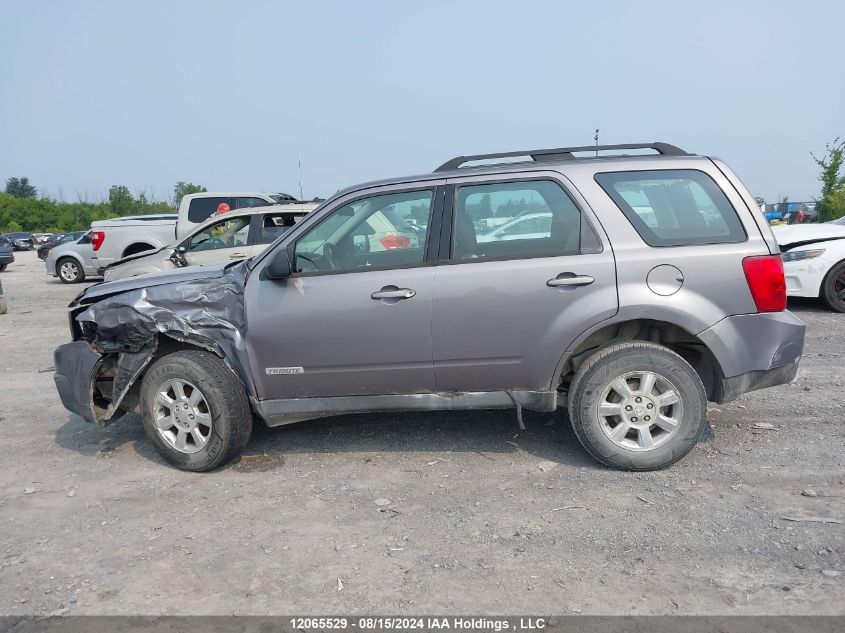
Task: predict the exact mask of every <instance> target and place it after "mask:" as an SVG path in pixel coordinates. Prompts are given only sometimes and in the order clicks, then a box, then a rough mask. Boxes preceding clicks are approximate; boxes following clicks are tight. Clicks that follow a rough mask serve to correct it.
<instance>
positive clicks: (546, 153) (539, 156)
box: [434, 141, 689, 172]
mask: <svg viewBox="0 0 845 633" xmlns="http://www.w3.org/2000/svg"><path fill="white" fill-rule="evenodd" d="M614 149H653V150H655V151H656V152H657V153H658V154H661V155H663V156H689V153H687V152H685V151H684V150H682V149H681V148H680V147H675V146H674V145H670V144H669V143H660V142H657V141H655V142H653V143H626V144H621V145H584V146H583V147H556V148H553V149H529V150H523V151H518V152H499V153H495V154H471V155H469V156H456V157H455V158H452V159H451V160H447V161H446V162H445V163H443V164H442V165H440V167H438V168H437V169H435V170H434V171H435V172H438V171H450V170H452V169H458V168H459V167H460V166H461V165H463V164H464V163H468V162H471V161H475V160H489V159H491V158H514V157H516V156H530V157H531V158H532V159H533V160H534V161H535V162H541V161H551V160H574V159H576V158H577V157H576V156H573V152H604V151H608V150H614Z"/></svg>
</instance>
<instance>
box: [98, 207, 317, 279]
mask: <svg viewBox="0 0 845 633" xmlns="http://www.w3.org/2000/svg"><path fill="white" fill-rule="evenodd" d="M274 196H275V197H274ZM276 198H280V199H281V200H282V202H277V200H276ZM288 198H290V196H287V195H286V194H270V193H260V192H250V191H246V192H202V193H192V194H189V195H187V196H185V197H183V198H182V201H181V202H180V203H179V210H178V212H177V213H175V214H164V215H137V216H126V217H121V218H113V219H111V220H102V221H98V222H93V223H92V224H91V229H92V239H93V242H94V259H95V260H96V265H97V268H98V269H100V270H101V271H102V270H105V268H106V266H108V265H109V264H113V263H114V262H116V261H117V260H119V259H124V258H125V257H129V256H130V255H137V254H138V253H143V252H147V251H155V250H158V249H160V248H164V247H165V246H167V245H168V244H172V243H173V242H174V241H176V240H178V239H181V238H182V237H184V236H185V235H187V234H188V233H189V232H190V231H191V230H193V229H194V228H196V227H197V226H199V225H200V224H202V223H203V222H205V221H206V220H208V219H209V218H210V217H211V216H212V215H214V214H215V213H216V212H217V210H218V209H219V208H220V205H225V207H224V208H228V209H230V210H237V209H250V208H252V207H263V206H266V205H269V204H279V205H280V208H283V209H286V210H290V211H301V210H305V211H310V210H311V209H313V208H314V207H316V206H317V205H316V203H313V202H296V201H293V202H291V201H290V200H288Z"/></svg>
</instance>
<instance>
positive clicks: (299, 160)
mask: <svg viewBox="0 0 845 633" xmlns="http://www.w3.org/2000/svg"><path fill="white" fill-rule="evenodd" d="M596 132H598V130H596ZM296 164H297V165H298V166H299V199H300V200H302V158H301V157H300V155H299V152H297V153H296Z"/></svg>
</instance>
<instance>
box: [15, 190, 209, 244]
mask: <svg viewBox="0 0 845 633" xmlns="http://www.w3.org/2000/svg"><path fill="white" fill-rule="evenodd" d="M202 191H207V189H206V188H205V187H203V186H201V185H195V184H193V183H190V182H183V181H179V182H177V183H176V184H175V185H174V186H173V200H172V202H171V201H163V200H152V199H149V198H148V197H147V194H146V193H145V192H140V193H138V194H137V195H133V194H132V192H131V191H130V190H129V188H128V187H126V186H125V185H113V186H112V187H110V188H109V194H108V200H102V201H98V202H90V201H87V200H81V199H80V200H78V201H77V202H64V201H62V200H55V199H53V198H51V197H49V196H47V195H41V196H39V195H38V190H37V188H36V187H34V186H33V185H32V184H30V182H29V179H28V178H26V177H23V178H14V177H13V178H9V179H8V180H7V181H6V188H5V190H4V191H3V192H0V232H2V233H14V232H17V231H26V232H28V233H67V232H70V231H84V230H86V229H88V228H90V227H91V222H96V221H97V220H107V219H109V218H114V217H118V216H126V215H148V214H151V213H173V212H174V211H175V209H176V208H178V206H179V202H181V200H182V197H183V196H185V195H187V194H189V193H199V192H202Z"/></svg>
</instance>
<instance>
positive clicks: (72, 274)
mask: <svg viewBox="0 0 845 633" xmlns="http://www.w3.org/2000/svg"><path fill="white" fill-rule="evenodd" d="M56 271H57V272H58V273H59V279H60V280H61V282H62V283H66V284H75V283H79V282H80V281H83V280H84V279H85V272H84V271H83V270H82V266H80V265H79V262H77V261H76V260H75V259H71V258H70V257H66V258H64V259H60V260H59V261H57V262H56Z"/></svg>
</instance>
